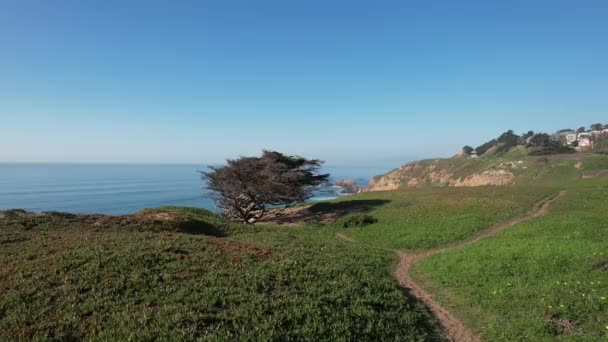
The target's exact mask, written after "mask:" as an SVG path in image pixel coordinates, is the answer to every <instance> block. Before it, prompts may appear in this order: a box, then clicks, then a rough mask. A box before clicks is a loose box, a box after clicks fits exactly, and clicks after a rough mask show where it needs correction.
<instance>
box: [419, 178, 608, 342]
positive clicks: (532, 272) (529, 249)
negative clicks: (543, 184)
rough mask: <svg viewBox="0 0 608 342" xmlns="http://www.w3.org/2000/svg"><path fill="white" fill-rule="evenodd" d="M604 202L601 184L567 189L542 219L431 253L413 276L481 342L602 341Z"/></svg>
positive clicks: (607, 264)
mask: <svg viewBox="0 0 608 342" xmlns="http://www.w3.org/2000/svg"><path fill="white" fill-rule="evenodd" d="M607 199H608V184H607V183H606V182H605V181H601V180H599V181H597V180H596V181H592V182H587V183H583V184H582V186H573V187H571V188H570V189H569V190H568V193H567V195H566V196H565V197H563V198H560V199H559V200H558V201H556V202H554V203H553V205H552V208H551V211H550V213H549V214H548V215H547V216H544V217H541V218H537V219H535V220H533V221H529V222H525V223H522V224H519V225H517V226H514V227H512V228H510V229H509V230H507V231H505V232H502V233H500V234H499V235H498V236H496V237H493V238H491V239H488V240H484V241H481V242H479V243H476V244H474V245H470V246H466V247H463V248H459V249H455V250H452V251H449V252H446V253H442V254H438V255H434V256H432V257H430V258H428V259H426V260H424V261H422V263H421V264H419V265H418V267H417V268H416V270H415V272H416V273H415V274H416V276H417V277H418V278H419V279H420V280H422V281H423V283H425V284H426V285H427V287H428V288H430V289H433V291H434V292H436V293H438V294H439V295H438V298H439V299H440V300H442V301H443V302H444V304H445V305H446V306H447V307H449V308H451V309H452V310H453V311H454V312H456V313H457V314H458V315H459V316H461V317H462V318H463V319H465V321H466V322H468V323H469V326H470V327H475V328H477V329H479V331H480V332H481V334H482V336H483V337H484V339H485V340H488V341H496V340H504V341H512V340H530V341H532V340H535V341H538V340H546V339H553V338H556V337H560V338H562V339H564V338H565V339H568V340H570V339H571V340H581V341H589V340H605V339H606V338H608V200H607ZM472 308H474V309H472Z"/></svg>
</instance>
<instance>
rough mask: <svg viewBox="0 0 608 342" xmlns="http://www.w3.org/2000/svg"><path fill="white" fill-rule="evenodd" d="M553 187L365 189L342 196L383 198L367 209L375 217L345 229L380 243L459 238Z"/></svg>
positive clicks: (418, 245)
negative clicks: (386, 190)
mask: <svg viewBox="0 0 608 342" xmlns="http://www.w3.org/2000/svg"><path fill="white" fill-rule="evenodd" d="M557 191H558V189H557V188H555V187H496V186H492V187H469V188H466V187H459V188H423V189H417V188H409V189H402V190H397V191H389V192H367V193H360V194H357V195H355V196H349V197H346V198H344V199H342V201H363V200H367V201H371V200H383V201H386V204H385V205H383V206H381V207H379V208H375V209H372V210H371V211H370V212H369V214H370V215H372V216H374V217H376V218H377V219H378V222H377V223H375V224H373V225H370V226H366V227H362V228H349V229H346V230H344V232H346V233H348V235H349V236H351V237H353V238H355V239H356V240H357V241H361V242H365V243H368V244H371V245H374V246H378V247H384V248H400V249H408V250H417V249H427V248H432V247H437V246H441V245H445V244H447V243H450V242H453V241H458V240H463V239H465V238H466V237H468V236H470V235H472V234H473V233H475V232H478V231H479V230H482V229H484V228H487V227H488V226H490V225H492V224H495V223H497V222H500V221H503V220H506V219H508V218H510V217H513V216H515V215H518V214H521V213H524V212H526V211H527V210H529V209H530V208H531V207H532V206H533V205H534V203H536V202H538V201H540V200H541V199H543V198H545V197H547V196H549V195H551V194H554V193H555V192H557Z"/></svg>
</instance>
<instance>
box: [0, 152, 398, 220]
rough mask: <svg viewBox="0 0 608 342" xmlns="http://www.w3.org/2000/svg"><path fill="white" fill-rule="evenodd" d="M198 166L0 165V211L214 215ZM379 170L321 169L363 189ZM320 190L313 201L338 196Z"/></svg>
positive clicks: (329, 189) (328, 189)
mask: <svg viewBox="0 0 608 342" xmlns="http://www.w3.org/2000/svg"><path fill="white" fill-rule="evenodd" d="M199 170H206V167H205V166H203V165H149V164H141V165H131V164H36V163H31V164H29V163H28V164H20V163H0V210H3V209H15V208H19V209H26V210H29V211H35V212H40V211H66V212H72V213H82V214H85V213H101V214H113V215H119V214H129V213H134V212H136V211H139V210H141V209H144V208H154V207H159V206H163V205H177V206H193V207H200V208H206V209H210V210H214V203H213V201H212V200H211V199H210V198H208V197H206V196H205V192H206V191H205V189H204V184H203V181H202V180H201V179H200V176H199V173H198V171H199ZM384 171H387V170H385V169H382V168H378V167H357V166H331V165H328V166H324V170H323V172H327V173H330V174H331V176H332V177H331V178H332V180H337V179H354V180H355V181H356V182H357V183H358V184H359V185H362V186H365V185H366V184H367V182H368V180H369V178H370V177H371V176H373V175H374V174H378V173H382V172H384ZM340 191H341V189H340V188H337V187H331V186H329V187H324V188H322V189H319V190H318V191H316V193H315V197H314V198H312V199H311V200H312V201H318V200H326V199H332V198H336V197H339V196H341V195H342V194H341V193H340Z"/></svg>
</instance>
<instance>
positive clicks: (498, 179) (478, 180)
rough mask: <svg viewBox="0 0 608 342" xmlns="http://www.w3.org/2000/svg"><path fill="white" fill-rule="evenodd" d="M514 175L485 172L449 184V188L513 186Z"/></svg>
mask: <svg viewBox="0 0 608 342" xmlns="http://www.w3.org/2000/svg"><path fill="white" fill-rule="evenodd" d="M514 180H515V175H514V174H513V173H511V172H509V171H507V170H487V171H483V172H481V173H475V174H472V175H470V176H468V177H466V178H464V179H458V180H456V181H455V182H451V183H450V185H451V186H483V185H509V184H513V181H514Z"/></svg>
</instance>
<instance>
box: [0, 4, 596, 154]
mask: <svg viewBox="0 0 608 342" xmlns="http://www.w3.org/2000/svg"><path fill="white" fill-rule="evenodd" d="M607 18H608V1H605V0H598V1H588V0H572V1H560V0H551V1H544V0H523V1H487V0H479V1H466V0H461V1H451V0H449V1H447V0H446V1H428V0H425V1H405V0H402V1H379V0H373V1H371V0H370V1H365V2H362V1H356V0H349V1H332V0H319V1H317V0H307V1H296V0H294V1H286V0H276V1H264V0H256V1H250V0H244V1H230V0H218V1H205V0H197V1H192V2H188V1H179V0H177V1H169V0H167V1H153V0H146V1H132V0H98V1H76V0H72V1H61V0H57V1H43V0H39V1H30V0H2V1H0V161H40V162H48V161H52V162H61V161H69V162H159V163H165V162H166V163H183V162H186V163H189V162H193V163H201V162H218V161H221V160H223V159H224V158H226V157H235V156H238V155H252V154H257V153H258V152H259V151H260V150H261V149H263V148H265V149H276V150H279V151H282V152H285V153H289V154H300V155H303V156H307V157H318V158H322V159H325V160H326V161H327V162H328V163H332V164H341V163H342V164H348V163H352V164H365V163H376V162H379V163H380V162H386V163H394V166H397V165H399V163H400V162H404V161H408V160H412V159H415V158H430V157H441V156H449V155H452V154H454V153H456V152H457V150H458V149H459V148H460V147H461V146H462V145H465V144H470V145H473V146H476V145H479V144H480V143H482V142H484V141H486V140H488V139H490V138H492V137H495V136H497V135H498V134H500V133H501V132H502V131H504V130H507V129H514V130H515V131H516V132H523V131H524V130H525V131H527V130H528V129H533V130H537V131H538V130H541V131H555V130H557V129H561V128H569V127H573V128H576V127H578V126H582V125H586V126H587V125H589V124H592V123H595V122H602V123H608V19H607Z"/></svg>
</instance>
